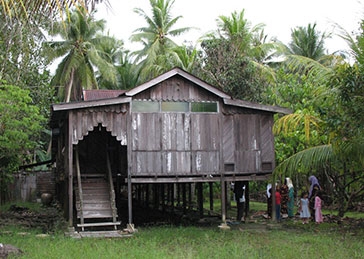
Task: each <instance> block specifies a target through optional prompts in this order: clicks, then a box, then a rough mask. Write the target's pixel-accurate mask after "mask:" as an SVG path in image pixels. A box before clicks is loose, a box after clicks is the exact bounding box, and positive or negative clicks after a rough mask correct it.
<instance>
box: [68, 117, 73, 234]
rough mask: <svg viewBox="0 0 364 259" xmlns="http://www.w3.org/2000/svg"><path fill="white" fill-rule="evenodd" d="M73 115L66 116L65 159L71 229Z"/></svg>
mask: <svg viewBox="0 0 364 259" xmlns="http://www.w3.org/2000/svg"><path fill="white" fill-rule="evenodd" d="M72 115H73V113H71V112H70V113H69V115H68V132H67V133H68V141H67V147H68V149H67V150H68V152H67V154H68V158H67V163H68V164H67V167H68V224H69V226H70V227H73V144H72V135H73V129H72V121H73V118H72Z"/></svg>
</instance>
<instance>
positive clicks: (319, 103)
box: [275, 36, 364, 216]
mask: <svg viewBox="0 0 364 259" xmlns="http://www.w3.org/2000/svg"><path fill="white" fill-rule="evenodd" d="M361 37H362V36H361ZM361 37H359V38H358V41H357V42H358V45H355V46H357V47H356V48H353V51H354V52H358V51H359V52H360V50H361V48H360V44H361V41H360V39H361ZM352 42H354V41H352ZM360 56H361V53H357V55H356V57H360ZM361 67H362V66H361V63H360V59H357V60H356V63H354V64H353V65H350V64H345V63H340V62H338V63H336V64H335V66H334V67H326V68H325V69H324V70H323V71H324V72H323V73H318V72H315V73H310V72H308V73H306V72H305V73H304V75H308V76H309V77H310V78H316V80H314V81H313V82H314V85H316V89H315V91H313V92H312V95H311V96H312V100H315V101H310V102H309V104H310V107H311V108H310V113H309V115H310V116H312V118H317V119H316V121H320V123H319V124H317V125H318V126H320V128H319V131H318V133H319V135H322V136H324V137H323V138H321V140H322V143H321V144H320V143H310V145H309V146H307V147H306V148H305V149H303V150H299V151H298V152H296V153H295V154H293V155H292V156H290V157H289V158H287V159H285V160H284V161H283V162H281V163H280V164H279V165H278V166H277V168H276V170H275V174H276V175H277V174H278V175H279V174H288V175H294V174H297V173H302V172H303V173H305V174H307V175H311V174H317V175H318V176H319V178H320V179H321V181H322V183H325V186H326V188H325V191H328V192H330V194H331V195H333V197H334V200H335V203H336V205H337V206H338V208H339V215H340V216H343V215H344V213H345V212H346V211H347V210H348V209H349V208H350V207H352V206H353V204H355V202H359V201H361V200H362V199H363V196H364V187H363V184H364V174H363V169H362V168H363V165H364V164H363V161H364V159H363V158H364V157H363V155H362V154H363V148H364V146H363V144H364V139H363V137H362V136H363V134H362V133H363V126H362V125H363V124H362V122H363V120H362V114H363V111H364V110H363V109H364V108H363V107H364V103H363V102H362V95H363V93H364V92H363V87H362V82H363V79H362V74H363V73H362V69H361ZM316 68H317V67H315V68H313V69H316ZM296 71H297V70H296ZM302 71H305V70H301V72H302ZM308 71H309V70H308ZM323 75H324V77H323ZM325 81H326V83H325V84H323V83H322V82H325ZM296 114H297V112H296V113H295V114H294V115H290V116H286V117H285V118H281V119H280V120H278V121H277V124H278V125H279V127H278V129H280V130H281V131H282V130H283V129H284V130H287V129H289V130H291V132H295V131H297V129H299V128H298V127H299V123H298V122H299V120H296V118H298V117H297V115H296ZM305 118H307V117H305ZM309 121H310V122H311V123H312V120H311V119H310V120H309ZM302 125H303V124H302ZM304 125H307V123H304ZM307 128H308V127H307V126H305V129H306V131H307ZM308 129H309V128H308ZM306 135H307V134H306Z"/></svg>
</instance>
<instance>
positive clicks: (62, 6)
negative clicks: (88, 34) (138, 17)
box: [0, 0, 110, 21]
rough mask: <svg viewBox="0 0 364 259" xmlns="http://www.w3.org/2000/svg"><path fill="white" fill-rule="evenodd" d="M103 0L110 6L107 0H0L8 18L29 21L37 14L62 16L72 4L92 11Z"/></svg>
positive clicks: (0, 4)
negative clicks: (57, 14)
mask: <svg viewBox="0 0 364 259" xmlns="http://www.w3.org/2000/svg"><path fill="white" fill-rule="evenodd" d="M102 2H105V4H106V6H109V7H110V3H109V1H108V0H64V1H60V0H14V1H8V0H0V6H2V8H3V11H4V13H5V14H6V16H7V17H8V18H16V19H17V20H23V21H31V20H33V21H34V20H37V19H38V18H37V15H39V14H42V15H44V16H48V17H49V16H50V15H52V14H54V13H57V12H58V13H59V14H60V16H61V17H62V14H63V12H64V11H65V10H66V11H68V10H69V8H70V7H72V6H74V7H75V6H79V7H82V8H85V9H89V10H90V11H93V10H94V9H95V6H96V4H99V3H102Z"/></svg>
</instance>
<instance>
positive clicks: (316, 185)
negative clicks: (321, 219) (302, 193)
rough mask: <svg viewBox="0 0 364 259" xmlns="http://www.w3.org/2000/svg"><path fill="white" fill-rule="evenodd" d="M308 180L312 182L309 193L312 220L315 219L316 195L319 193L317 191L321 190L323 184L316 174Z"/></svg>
mask: <svg viewBox="0 0 364 259" xmlns="http://www.w3.org/2000/svg"><path fill="white" fill-rule="evenodd" d="M308 181H309V182H310V192H309V194H308V199H309V208H310V213H311V216H312V221H315V197H316V195H317V192H318V191H319V190H321V186H320V184H319V182H318V180H317V178H316V176H314V175H311V176H310V177H309V178H308Z"/></svg>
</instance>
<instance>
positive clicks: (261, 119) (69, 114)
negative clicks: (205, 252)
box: [50, 68, 289, 230]
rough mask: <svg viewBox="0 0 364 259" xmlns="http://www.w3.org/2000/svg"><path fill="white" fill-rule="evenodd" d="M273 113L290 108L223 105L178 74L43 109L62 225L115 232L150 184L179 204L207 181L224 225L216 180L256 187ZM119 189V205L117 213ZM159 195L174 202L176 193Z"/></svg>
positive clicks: (268, 153)
mask: <svg viewBox="0 0 364 259" xmlns="http://www.w3.org/2000/svg"><path fill="white" fill-rule="evenodd" d="M107 95H109V96H107ZM275 113H284V114H286V113H289V110H287V109H284V108H280V107H274V106H267V105H261V104H256V103H251V102H246V101H242V100H235V99H232V98H231V97H230V96H229V95H227V94H226V93H224V92H222V91H220V90H218V89H216V88H215V87H213V86H211V85H209V84H207V83H206V82H204V81H202V80H200V79H198V78H196V77H195V76H193V75H191V74H189V73H187V72H185V71H183V70H181V69H179V68H175V69H172V70H170V71H169V72H167V73H164V74H162V75H160V76H158V77H156V78H155V79H153V80H151V81H149V82H146V83H144V84H142V85H140V86H138V87H136V88H134V89H131V90H128V91H102V90H99V91H89V92H85V93H84V101H80V102H72V103H61V104H54V105H52V115H51V123H50V125H51V128H52V140H53V142H52V148H53V155H54V158H55V161H56V175H57V192H58V197H59V200H60V202H61V204H63V208H64V211H65V216H66V217H67V218H68V221H69V225H70V227H71V226H77V227H79V228H80V229H82V230H83V229H84V228H87V227H91V226H113V227H115V229H116V228H117V226H118V225H120V221H119V219H118V215H120V213H121V212H122V211H124V212H125V211H126V210H127V214H128V222H125V223H126V224H128V225H133V201H134V199H135V198H136V197H139V198H140V197H143V198H144V200H149V198H148V195H149V194H148V193H149V192H148V191H145V190H149V187H151V188H155V187H156V186H160V187H161V188H164V186H167V185H168V186H171V185H172V186H176V185H177V186H178V192H182V196H183V197H184V198H183V200H185V199H186V196H185V193H186V192H187V191H188V190H187V188H185V185H184V184H185V183H197V184H198V183H212V182H220V183H221V197H222V198H221V202H222V215H221V218H222V221H223V222H224V221H225V220H226V215H225V195H226V193H227V192H226V185H225V183H226V182H228V181H246V180H264V179H266V178H267V176H269V175H270V174H271V173H272V171H273V169H274V167H275V155H274V139H273V134H272V125H273V115H274V114H275ZM136 186H139V187H141V186H142V187H143V188H144V189H143V190H144V192H143V193H142V194H141V193H139V191H136V188H134V187H136ZM181 186H182V187H181ZM180 187H181V188H180ZM122 188H124V189H125V191H126V192H125V193H126V194H127V201H128V202H127V206H126V207H125V206H124V207H123V208H120V207H119V208H118V206H117V204H118V199H119V198H118V197H119V196H120V192H121V189H122ZM168 193H169V194H171V193H172V195H171V196H169V197H170V198H171V200H172V201H173V197H175V195H174V194H173V193H176V191H175V190H174V191H169V192H168ZM172 196H173V197H172ZM155 197H156V196H155ZM155 197H154V198H155ZM163 199H164V198H161V199H160V200H163ZM157 200H158V199H157Z"/></svg>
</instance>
